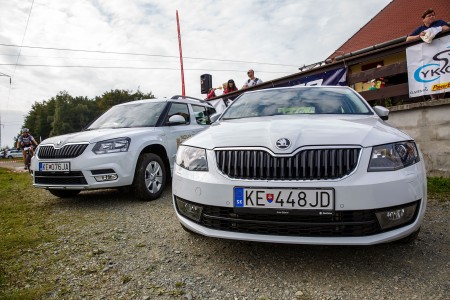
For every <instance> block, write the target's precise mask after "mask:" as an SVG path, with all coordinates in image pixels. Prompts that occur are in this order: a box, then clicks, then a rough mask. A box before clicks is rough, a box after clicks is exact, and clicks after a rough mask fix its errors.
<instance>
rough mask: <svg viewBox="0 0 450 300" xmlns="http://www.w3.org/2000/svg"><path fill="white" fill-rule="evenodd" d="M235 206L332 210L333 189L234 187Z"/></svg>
mask: <svg viewBox="0 0 450 300" xmlns="http://www.w3.org/2000/svg"><path fill="white" fill-rule="evenodd" d="M234 207H235V208H265V209H286V210H292V209H294V210H321V211H323V210H334V189H329V188H323V189H313V188H303V189H269V188H265V189H264V188H261V189H255V188H244V187H235V188H234Z"/></svg>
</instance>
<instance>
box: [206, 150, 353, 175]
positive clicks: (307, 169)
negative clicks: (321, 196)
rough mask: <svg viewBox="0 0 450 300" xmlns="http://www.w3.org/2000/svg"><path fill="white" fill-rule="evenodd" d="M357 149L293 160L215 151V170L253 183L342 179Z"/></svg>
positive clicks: (263, 153) (265, 154) (250, 152)
mask: <svg viewBox="0 0 450 300" xmlns="http://www.w3.org/2000/svg"><path fill="white" fill-rule="evenodd" d="M360 151H361V149H360V148H341V149H309V150H303V151H301V152H298V153H297V154H295V155H293V156H289V157H286V156H283V157H278V156H272V155H271V154H270V153H268V152H266V151H264V150H247V149H246V150H216V151H215V154H216V161H217V167H218V168H219V170H220V171H221V172H222V173H223V174H225V175H227V176H228V177H230V178H236V179H253V180H324V179H336V178H342V177H344V176H345V175H348V174H350V173H351V172H352V171H353V170H354V169H355V168H356V165H357V164H358V157H359V153H360Z"/></svg>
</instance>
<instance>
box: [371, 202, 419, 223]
mask: <svg viewBox="0 0 450 300" xmlns="http://www.w3.org/2000/svg"><path fill="white" fill-rule="evenodd" d="M416 209H417V203H414V204H411V205H408V206H404V207H396V208H391V209H388V210H385V211H380V212H377V213H375V215H376V216H377V219H378V223H380V226H381V229H388V228H392V227H396V226H399V225H403V224H406V223H408V222H410V221H411V220H412V218H413V217H414V215H415V214H416Z"/></svg>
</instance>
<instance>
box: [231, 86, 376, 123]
mask: <svg viewBox="0 0 450 300" xmlns="http://www.w3.org/2000/svg"><path fill="white" fill-rule="evenodd" d="M293 114H373V113H372V112H371V111H370V110H369V108H368V106H367V105H366V104H365V103H364V101H362V100H361V99H360V98H359V97H358V96H357V95H356V94H355V93H354V92H353V91H351V90H349V89H337V88H326V87H321V88H320V89H319V88H299V89H289V90H286V89H284V90H278V89H274V90H261V91H257V92H252V93H246V94H243V95H242V96H241V97H239V98H238V99H236V100H235V101H234V102H233V103H232V104H231V106H230V107H229V108H228V109H227V110H226V111H225V113H224V114H223V116H222V119H225V120H226V119H236V118H247V117H263V116H273V115H293Z"/></svg>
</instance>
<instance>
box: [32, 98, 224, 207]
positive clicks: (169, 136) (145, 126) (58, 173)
mask: <svg viewBox="0 0 450 300" xmlns="http://www.w3.org/2000/svg"><path fill="white" fill-rule="evenodd" d="M214 113H215V109H214V108H213V107H212V106H211V105H210V104H209V103H207V102H205V101H203V100H198V99H197V100H195V99H193V98H182V97H180V96H174V97H172V98H171V99H149V100H139V101H132V102H128V103H124V104H120V105H116V106H113V107H112V108H111V109H109V110H108V111H107V112H105V113H104V114H103V115H101V116H100V117H99V118H98V119H97V120H95V121H94V122H93V123H92V124H91V125H90V126H89V127H88V128H87V129H86V130H84V131H82V132H77V133H71V134H66V135H62V136H55V137H51V138H49V139H46V140H44V141H42V143H41V144H40V145H39V146H38V148H37V151H36V155H35V156H34V157H33V159H32V164H31V170H32V174H33V185H34V186H35V187H37V188H44V189H47V190H49V191H50V192H51V193H52V194H53V195H55V196H58V197H72V196H76V195H77V194H78V193H79V192H80V191H83V190H91V189H102V188H118V187H131V188H132V190H133V191H134V194H135V196H136V197H137V198H140V199H142V200H153V199H156V198H158V197H159V196H160V195H161V193H162V192H163V189H164V186H165V184H166V182H167V181H168V180H170V179H171V170H172V168H173V162H174V160H175V155H176V151H177V148H178V146H179V144H180V143H181V142H182V141H183V140H185V139H187V138H189V137H191V136H193V135H194V134H196V133H198V132H200V131H202V130H204V129H205V128H207V127H209V124H211V121H210V116H211V115H212V114H214Z"/></svg>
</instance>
